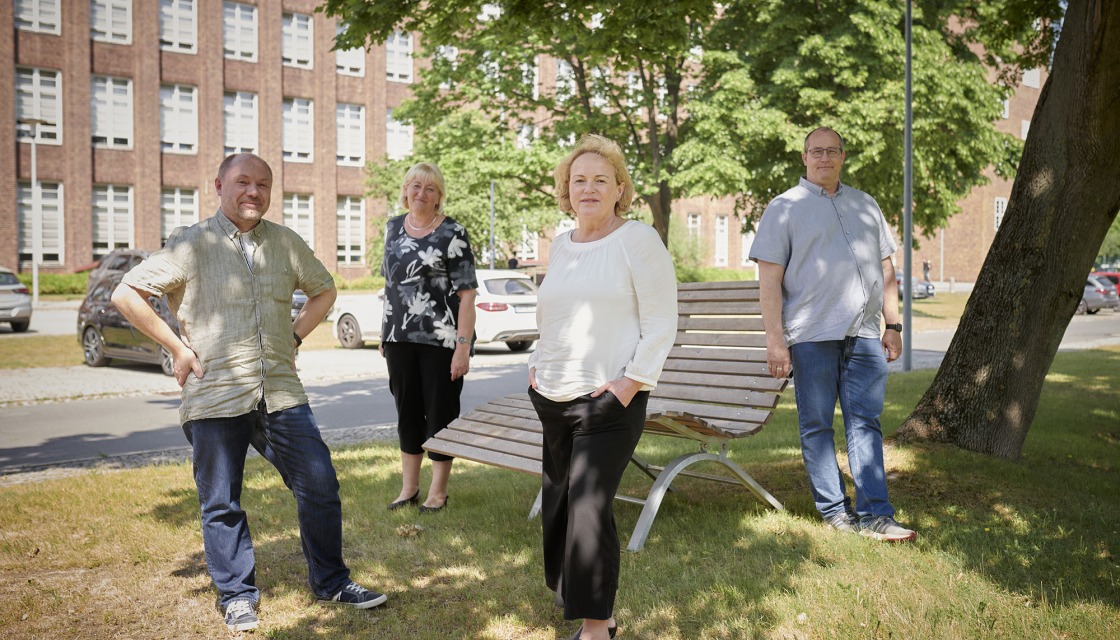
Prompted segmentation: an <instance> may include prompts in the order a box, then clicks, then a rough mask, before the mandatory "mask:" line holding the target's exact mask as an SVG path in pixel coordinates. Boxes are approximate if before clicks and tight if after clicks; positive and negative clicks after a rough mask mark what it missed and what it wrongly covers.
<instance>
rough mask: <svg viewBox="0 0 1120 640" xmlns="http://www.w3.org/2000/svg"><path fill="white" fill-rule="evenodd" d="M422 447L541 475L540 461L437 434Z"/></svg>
mask: <svg viewBox="0 0 1120 640" xmlns="http://www.w3.org/2000/svg"><path fill="white" fill-rule="evenodd" d="M424 448H425V449H427V450H428V451H434V452H436V453H442V454H444V455H447V456H452V457H455V458H460V459H462V460H472V461H474V462H481V463H483V464H489V465H493V466H495V467H501V468H503V469H509V470H511V471H520V472H522V473H530V474H533V475H535V476H539V475H541V473H542V471H541V461H540V460H539V459H538V460H530V459H529V458H521V457H519V456H514V455H510V454H508V453H501V452H498V451H491V450H489V449H480V448H478V447H472V446H470V445H465V444H461V443H458V442H451V441H448V440H442V439H440V438H439V436H436V437H434V438H430V439H429V440H428V441H427V442H425V443H424Z"/></svg>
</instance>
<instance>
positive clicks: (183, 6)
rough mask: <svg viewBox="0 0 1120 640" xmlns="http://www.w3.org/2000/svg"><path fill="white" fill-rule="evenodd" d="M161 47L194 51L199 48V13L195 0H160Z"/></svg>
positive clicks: (170, 49) (179, 50) (184, 51)
mask: <svg viewBox="0 0 1120 640" xmlns="http://www.w3.org/2000/svg"><path fill="white" fill-rule="evenodd" d="M159 47H160V49H163V50H164V51H178V52H179V53H194V52H195V51H197V48H198V15H197V9H196V7H195V4H194V0H159Z"/></svg>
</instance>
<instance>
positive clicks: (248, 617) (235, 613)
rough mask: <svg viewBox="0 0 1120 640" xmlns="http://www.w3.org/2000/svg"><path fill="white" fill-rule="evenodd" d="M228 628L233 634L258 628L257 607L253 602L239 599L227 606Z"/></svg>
mask: <svg viewBox="0 0 1120 640" xmlns="http://www.w3.org/2000/svg"><path fill="white" fill-rule="evenodd" d="M225 613H226V628H227V629H229V630H230V631H231V632H237V631H252V630H253V629H256V628H257V623H258V620H257V606H256V604H254V603H253V601H252V600H249V599H246V598H238V599H237V600H233V601H231V602H230V603H229V604H227V605H226V611H225Z"/></svg>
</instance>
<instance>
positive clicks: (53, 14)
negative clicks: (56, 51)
mask: <svg viewBox="0 0 1120 640" xmlns="http://www.w3.org/2000/svg"><path fill="white" fill-rule="evenodd" d="M58 3H59V0H15V16H14V17H15V24H16V29H19V30H21V31H36V32H38V33H53V34H56V35H57V34H58V33H60V31H59V24H60V22H61V19H62V14H61V13H60V12H59V7H58Z"/></svg>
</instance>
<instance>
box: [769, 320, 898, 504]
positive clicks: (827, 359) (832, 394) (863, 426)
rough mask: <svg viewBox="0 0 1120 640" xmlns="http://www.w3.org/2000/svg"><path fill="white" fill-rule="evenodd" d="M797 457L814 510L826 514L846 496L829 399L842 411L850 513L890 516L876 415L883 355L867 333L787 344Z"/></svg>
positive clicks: (883, 382)
mask: <svg viewBox="0 0 1120 640" xmlns="http://www.w3.org/2000/svg"><path fill="white" fill-rule="evenodd" d="M789 352H790V359H791V361H792V362H793V383H794V391H795V393H796V396H797V421H798V424H799V425H800V428H801V456H802V458H803V459H804V461H805V470H806V471H808V473H809V486H810V487H811V488H812V490H813V502H815V503H816V506H817V510H818V511H820V513H821V515H822V516H823V517H824V518H825V519H828V518H830V517H831V516H833V515H835V514H837V513H840V512H841V511H844V510H846V509H849V510H850V509H851V502H850V501H849V499H848V497H847V495H846V494H845V486H844V476H843V475H841V473H840V465H839V464H837V462H836V444H835V441H834V432H833V429H832V416H833V413H834V412H835V411H836V401H837V399H839V400H840V411H841V413H842V414H843V416H844V438H845V439H846V440H847V442H848V466H849V468H850V470H851V472H852V480H853V483H854V484H855V491H856V508H855V512H856V514H857V515H859V516H860V517H863V516H868V515H871V516H880V515H885V516H893V515H894V507H892V506H891V503H890V500H889V499H888V498H887V478H886V472H885V470H884V469H883V430H882V428H881V427H880V425H879V415H880V414H881V413H882V412H883V399H884V397H885V396H886V393H887V359H886V357H885V356H884V355H883V346H882V344H881V343H880V342H879V341H878V340H876V339H874V338H846V339H844V340H827V341H823V342H802V343H798V344H795V345H793V346H791V347H790V349H789Z"/></svg>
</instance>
